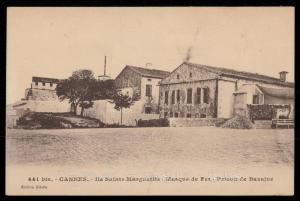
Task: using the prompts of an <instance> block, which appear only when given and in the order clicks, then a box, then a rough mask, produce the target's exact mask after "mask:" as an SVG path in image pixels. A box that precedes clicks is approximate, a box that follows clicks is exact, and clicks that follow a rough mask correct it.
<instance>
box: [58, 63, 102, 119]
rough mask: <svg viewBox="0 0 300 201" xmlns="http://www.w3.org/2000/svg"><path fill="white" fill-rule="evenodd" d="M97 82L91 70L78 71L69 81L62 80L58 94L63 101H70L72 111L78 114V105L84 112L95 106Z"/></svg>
mask: <svg viewBox="0 0 300 201" xmlns="http://www.w3.org/2000/svg"><path fill="white" fill-rule="evenodd" d="M96 82H97V80H96V79H95V78H94V74H93V72H92V71H91V70H85V69H84V70H77V71H74V72H73V73H72V76H71V77H69V78H68V79H65V80H61V81H60V82H59V83H58V84H57V87H56V93H57V95H58V97H59V98H60V99H61V100H65V99H69V103H70V104H71V108H72V111H73V112H74V114H75V115H76V114H77V107H78V105H79V106H80V107H81V113H80V114H81V115H83V110H84V109H86V108H89V107H92V106H93V100H94V96H95V93H94V92H95V91H94V90H95V86H96Z"/></svg>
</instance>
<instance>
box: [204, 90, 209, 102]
mask: <svg viewBox="0 0 300 201" xmlns="http://www.w3.org/2000/svg"><path fill="white" fill-rule="evenodd" d="M208 101H209V88H203V102H204V103H208Z"/></svg>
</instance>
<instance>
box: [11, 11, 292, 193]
mask: <svg viewBox="0 0 300 201" xmlns="http://www.w3.org/2000/svg"><path fill="white" fill-rule="evenodd" d="M294 41H295V9H294V7H8V8H7V53H6V142H5V143H6V153H5V154H6V161H5V165H6V171H5V186H6V192H5V193H6V195H294V141H295V139H294V124H295V123H294V114H295V109H294V108H295V102H294V101H295V79H294V68H295V63H294V57H295V52H294V49H295V44H294Z"/></svg>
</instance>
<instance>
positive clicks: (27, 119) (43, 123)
mask: <svg viewBox="0 0 300 201" xmlns="http://www.w3.org/2000/svg"><path fill="white" fill-rule="evenodd" d="M18 126H19V127H21V128H28V129H37V128H41V129H42V128H46V129H54V128H98V127H103V123H101V122H100V121H99V120H97V119H92V118H85V117H79V116H74V115H73V114H71V113H38V112H31V113H28V114H26V115H25V116H24V117H22V118H20V119H19V121H18Z"/></svg>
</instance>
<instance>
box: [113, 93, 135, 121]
mask: <svg viewBox="0 0 300 201" xmlns="http://www.w3.org/2000/svg"><path fill="white" fill-rule="evenodd" d="M112 103H114V104H115V107H114V108H115V109H116V110H118V111H121V126H122V123H123V108H129V107H130V106H131V105H133V104H134V100H133V99H132V98H131V97H130V96H128V95H123V94H122V93H121V92H120V91H115V93H114V95H113V100H112Z"/></svg>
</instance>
